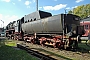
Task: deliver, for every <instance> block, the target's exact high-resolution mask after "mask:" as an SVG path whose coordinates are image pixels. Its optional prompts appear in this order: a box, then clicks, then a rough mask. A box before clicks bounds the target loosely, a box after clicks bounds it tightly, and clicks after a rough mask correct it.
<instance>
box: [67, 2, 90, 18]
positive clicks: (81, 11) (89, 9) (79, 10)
mask: <svg viewBox="0 0 90 60" xmlns="http://www.w3.org/2000/svg"><path fill="white" fill-rule="evenodd" d="M72 13H73V14H75V15H78V16H80V17H81V19H83V18H87V17H88V16H89V15H90V4H86V5H81V6H78V7H76V8H74V9H73V10H70V11H69V12H68V14H72Z"/></svg>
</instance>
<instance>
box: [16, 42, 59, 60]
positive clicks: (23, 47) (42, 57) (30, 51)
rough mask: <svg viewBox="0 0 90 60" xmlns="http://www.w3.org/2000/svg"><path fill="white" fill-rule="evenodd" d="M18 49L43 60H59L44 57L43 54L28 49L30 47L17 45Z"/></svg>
mask: <svg viewBox="0 0 90 60" xmlns="http://www.w3.org/2000/svg"><path fill="white" fill-rule="evenodd" d="M17 47H18V48H20V49H23V50H26V51H27V52H28V53H30V54H31V55H34V56H36V57H38V58H40V59H41V60H57V59H55V58H52V57H49V56H48V55H44V54H42V53H39V52H38V51H34V50H32V49H30V48H28V46H25V45H21V44H17Z"/></svg>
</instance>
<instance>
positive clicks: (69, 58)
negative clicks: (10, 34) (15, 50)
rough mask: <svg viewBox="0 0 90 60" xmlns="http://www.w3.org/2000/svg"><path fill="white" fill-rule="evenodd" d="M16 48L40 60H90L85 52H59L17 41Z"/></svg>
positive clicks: (88, 54)
mask: <svg viewBox="0 0 90 60" xmlns="http://www.w3.org/2000/svg"><path fill="white" fill-rule="evenodd" d="M17 47H20V49H24V50H26V51H27V52H28V53H30V54H31V55H34V56H36V57H38V58H40V59H41V60H73V59H75V60H90V53H87V52H86V53H82V52H79V51H76V52H73V51H66V50H59V49H54V48H51V47H46V46H45V47H44V46H41V45H37V44H32V43H25V42H24V41H17ZM79 50H82V49H79Z"/></svg>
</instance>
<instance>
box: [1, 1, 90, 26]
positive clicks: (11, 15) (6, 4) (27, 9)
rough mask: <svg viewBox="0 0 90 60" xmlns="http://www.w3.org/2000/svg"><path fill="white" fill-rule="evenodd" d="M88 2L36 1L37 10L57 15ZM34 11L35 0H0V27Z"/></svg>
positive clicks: (89, 2) (88, 2)
mask: <svg viewBox="0 0 90 60" xmlns="http://www.w3.org/2000/svg"><path fill="white" fill-rule="evenodd" d="M86 4H90V0H38V9H39V10H42V11H46V12H50V13H52V15H57V14H61V13H65V10H66V12H68V11H69V10H72V9H73V8H76V7H77V6H80V5H86ZM35 11H36V0H0V27H3V22H4V26H6V25H7V24H8V23H9V22H13V21H16V20H18V19H20V18H22V17H23V16H25V15H28V14H30V13H32V12H35Z"/></svg>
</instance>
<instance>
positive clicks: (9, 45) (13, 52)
mask: <svg viewBox="0 0 90 60" xmlns="http://www.w3.org/2000/svg"><path fill="white" fill-rule="evenodd" d="M13 46H16V42H15V41H12V40H2V41H0V60H38V59H37V58H36V57H33V56H31V55H30V54H28V53H27V52H26V51H24V50H17V49H15V48H13Z"/></svg>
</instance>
